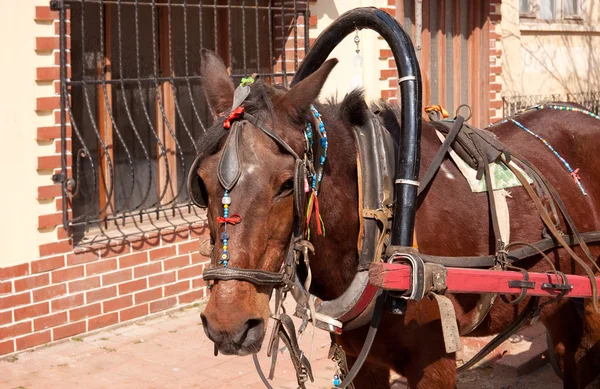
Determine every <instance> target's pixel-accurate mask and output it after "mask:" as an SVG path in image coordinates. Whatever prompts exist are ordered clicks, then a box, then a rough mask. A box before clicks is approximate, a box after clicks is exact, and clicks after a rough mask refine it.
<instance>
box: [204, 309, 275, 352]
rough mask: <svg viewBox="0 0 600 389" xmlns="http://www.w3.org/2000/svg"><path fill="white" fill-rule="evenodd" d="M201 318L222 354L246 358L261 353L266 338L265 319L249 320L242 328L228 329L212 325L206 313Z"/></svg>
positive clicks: (208, 334) (207, 333)
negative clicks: (245, 356)
mask: <svg viewBox="0 0 600 389" xmlns="http://www.w3.org/2000/svg"><path fill="white" fill-rule="evenodd" d="M200 318H201V319H202V326H203V327H204V332H205V333H206V336H207V337H208V338H209V339H210V340H211V341H213V342H214V344H215V346H216V348H217V350H219V352H220V353H221V354H224V355H239V356H244V355H249V354H254V353H257V352H258V351H260V348H261V345H262V342H263V339H264V336H265V322H264V320H263V318H253V319H248V320H247V321H246V322H245V323H243V324H242V325H240V326H236V327H230V328H226V329H225V328H216V327H214V326H213V325H211V321H210V320H209V318H207V316H206V315H205V314H204V313H202V314H201V315H200Z"/></svg>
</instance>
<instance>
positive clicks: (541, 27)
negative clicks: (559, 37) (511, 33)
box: [519, 21, 600, 34]
mask: <svg viewBox="0 0 600 389" xmlns="http://www.w3.org/2000/svg"><path fill="white" fill-rule="evenodd" d="M519 29H520V30H521V31H522V32H576V33H588V34H600V26H587V25H582V24H574V23H546V22H524V21H521V23H520V25H519Z"/></svg>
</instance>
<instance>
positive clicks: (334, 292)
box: [310, 109, 359, 299]
mask: <svg viewBox="0 0 600 389" xmlns="http://www.w3.org/2000/svg"><path fill="white" fill-rule="evenodd" d="M323 118H324V123H325V126H326V128H327V136H328V139H329V142H328V143H329V148H328V157H327V163H326V167H325V172H324V176H323V180H322V183H321V188H320V192H319V196H318V201H319V208H320V213H321V216H322V218H323V222H324V224H325V234H324V235H321V236H319V235H317V233H316V231H317V229H316V224H315V218H314V217H313V218H312V220H311V224H310V226H311V241H312V243H313V245H314V246H315V255H314V257H312V258H311V262H310V267H311V272H312V279H313V281H312V284H311V292H312V293H313V294H315V295H317V296H318V297H320V298H322V299H333V298H335V297H338V296H339V295H341V294H342V293H343V292H344V291H345V290H346V288H347V287H348V286H349V285H350V282H351V281H352V279H353V277H354V275H355V274H356V268H357V258H358V254H357V252H358V251H357V240H358V234H359V220H358V177H357V163H356V157H357V154H356V141H355V138H354V134H353V131H354V130H353V129H352V127H351V126H349V125H348V124H346V123H345V122H344V121H342V120H340V119H339V118H337V116H336V115H334V114H332V113H331V112H327V110H325V109H324V114H323Z"/></svg>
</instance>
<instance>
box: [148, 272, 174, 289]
mask: <svg viewBox="0 0 600 389" xmlns="http://www.w3.org/2000/svg"><path fill="white" fill-rule="evenodd" d="M175 279H176V277H175V272H174V271H172V272H170V273H163V274H159V275H156V276H152V277H149V278H148V286H149V287H153V286H157V285H163V284H170V283H171V282H175Z"/></svg>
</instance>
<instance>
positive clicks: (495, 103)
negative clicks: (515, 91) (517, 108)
mask: <svg viewBox="0 0 600 389" xmlns="http://www.w3.org/2000/svg"><path fill="white" fill-rule="evenodd" d="M490 108H502V100H497V101H490Z"/></svg>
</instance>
